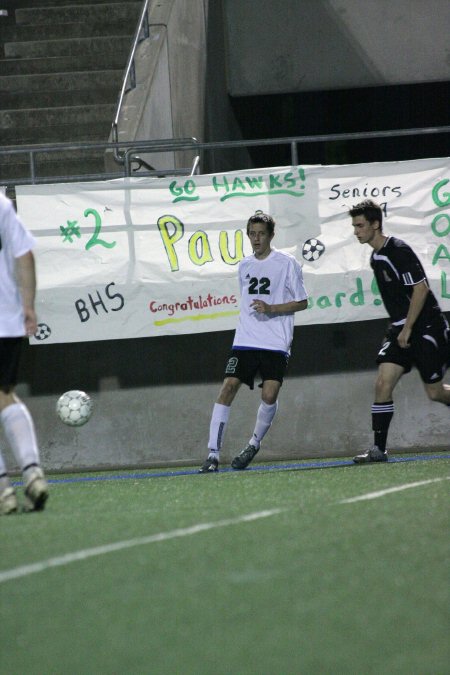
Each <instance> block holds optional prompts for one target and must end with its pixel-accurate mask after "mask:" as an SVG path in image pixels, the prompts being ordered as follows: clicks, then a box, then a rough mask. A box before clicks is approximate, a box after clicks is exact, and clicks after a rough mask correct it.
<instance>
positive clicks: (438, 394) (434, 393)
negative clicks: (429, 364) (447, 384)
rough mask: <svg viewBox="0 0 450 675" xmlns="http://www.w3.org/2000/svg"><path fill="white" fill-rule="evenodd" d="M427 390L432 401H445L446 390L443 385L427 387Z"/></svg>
mask: <svg viewBox="0 0 450 675" xmlns="http://www.w3.org/2000/svg"><path fill="white" fill-rule="evenodd" d="M426 392H427V394H428V398H429V399H430V401H436V402H438V403H440V402H441V401H444V399H445V392H444V390H443V389H442V387H436V386H433V387H426Z"/></svg>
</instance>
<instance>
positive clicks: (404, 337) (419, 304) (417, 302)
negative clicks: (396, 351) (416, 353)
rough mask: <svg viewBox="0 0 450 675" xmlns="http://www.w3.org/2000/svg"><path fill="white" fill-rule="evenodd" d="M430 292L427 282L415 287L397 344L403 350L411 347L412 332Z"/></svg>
mask: <svg viewBox="0 0 450 675" xmlns="http://www.w3.org/2000/svg"><path fill="white" fill-rule="evenodd" d="M428 292H429V289H428V285H427V283H426V281H421V282H420V283H419V284H416V285H415V286H414V289H413V293H412V297H411V303H410V306H409V310H408V314H407V317H406V322H405V325H404V326H403V328H402V330H401V331H400V333H399V334H398V337H397V342H398V344H399V345H400V347H402V348H403V349H407V348H408V347H409V338H410V337H411V331H412V329H413V326H414V324H415V322H416V321H417V317H418V316H419V314H420V312H421V311H422V309H423V306H424V304H425V301H426V299H427V295H428Z"/></svg>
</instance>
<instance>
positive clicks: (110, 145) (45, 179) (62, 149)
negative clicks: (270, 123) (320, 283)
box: [0, 126, 450, 186]
mask: <svg viewBox="0 0 450 675" xmlns="http://www.w3.org/2000/svg"><path fill="white" fill-rule="evenodd" d="M449 132H450V126H440V127H426V128H414V129H394V130H386V131H368V132H355V133H344V134H317V135H314V136H289V137H284V138H263V139H256V140H239V141H214V142H208V143H200V142H199V141H197V140H196V139H195V138H179V139H176V138H175V139H160V140H153V141H150V140H147V141H144V140H135V141H118V142H110V141H104V142H100V141H99V142H89V143H87V142H86V143H54V144H52V145H28V146H26V145H21V146H9V147H6V148H0V162H1V158H2V157H5V156H13V155H27V156H28V161H29V167H30V176H29V178H9V179H3V180H2V179H1V178H0V184H2V185H5V186H8V185H10V186H14V185H29V184H37V183H62V182H64V183H66V182H74V181H95V180H110V179H112V178H120V177H129V176H132V175H139V176H165V175H192V174H193V173H194V172H195V173H198V172H199V168H200V163H201V157H202V156H204V153H205V152H208V151H215V150H225V149H238V148H250V147H264V146H273V145H275V146H280V147H281V146H286V145H287V146H289V147H290V157H291V162H290V163H291V165H292V166H297V165H298V164H300V163H301V162H300V161H299V152H298V146H299V145H302V144H309V143H328V142H334V141H356V140H368V139H375V138H394V137H395V138H397V137H405V136H424V135H431V134H448V133H449ZM120 149H123V150H124V152H123V163H122V164H121V167H120V170H119V168H118V170H117V171H115V172H102V173H96V174H89V173H85V174H82V175H62V176H38V175H37V171H36V159H37V157H38V156H39V155H40V154H42V153H47V154H57V153H62V154H64V153H68V152H70V151H92V150H105V151H107V150H113V151H114V150H116V151H117V150H120ZM186 150H191V151H193V152H195V159H194V161H193V165H192V167H190V168H185V169H150V170H145V171H140V170H139V172H138V173H137V172H136V171H133V169H132V161H133V159H135V155H134V154H133V153H135V152H151V153H162V152H168V151H170V152H180V151H186ZM141 166H145V165H144V163H142V165H141ZM236 168H239V167H236Z"/></svg>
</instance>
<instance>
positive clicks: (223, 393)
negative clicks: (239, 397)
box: [217, 379, 239, 405]
mask: <svg viewBox="0 0 450 675" xmlns="http://www.w3.org/2000/svg"><path fill="white" fill-rule="evenodd" d="M238 389H239V380H232V379H228V380H225V382H224V383H223V384H222V388H221V390H220V393H219V397H218V399H217V403H222V404H223V405H230V404H231V402H232V400H233V399H234V397H235V396H236V393H237V390H238Z"/></svg>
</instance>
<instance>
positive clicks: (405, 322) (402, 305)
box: [349, 199, 450, 464]
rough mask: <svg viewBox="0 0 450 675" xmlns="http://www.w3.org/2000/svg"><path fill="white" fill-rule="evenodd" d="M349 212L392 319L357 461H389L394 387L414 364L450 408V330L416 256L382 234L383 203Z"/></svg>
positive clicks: (428, 387)
mask: <svg viewBox="0 0 450 675" xmlns="http://www.w3.org/2000/svg"><path fill="white" fill-rule="evenodd" d="M349 215H350V216H351V218H352V225H353V231H354V233H355V236H356V238H357V239H358V241H359V242H360V243H361V244H369V246H371V247H372V249H373V251H372V254H371V256H370V266H371V267H372V270H373V273H374V275H375V278H376V281H377V284H378V288H379V291H380V293H381V297H382V299H383V303H384V306H385V308H386V311H387V313H388V315H389V319H390V325H389V327H388V331H387V334H386V336H385V338H384V340H383V343H382V345H381V348H380V351H379V352H378V356H377V364H378V376H377V379H376V383H375V401H374V403H373V405H372V429H373V432H374V442H373V447H371V448H369V450H367V452H364V453H362V454H361V455H356V457H354V458H353V461H354V462H355V464H365V463H367V462H386V461H387V459H388V454H387V451H386V440H387V435H388V430H389V425H390V423H391V420H392V417H393V415H394V401H393V393H394V389H395V387H396V385H397V383H398V381H399V380H400V378H401V377H402V376H403V375H405V373H409V371H410V370H411V368H412V366H413V365H414V366H416V368H417V370H418V371H419V374H420V377H421V379H422V382H423V386H424V388H425V391H426V393H427V395H428V398H429V399H430V400H431V401H437V402H438V403H443V404H444V405H447V406H450V386H449V385H448V384H444V383H443V377H444V375H445V372H446V370H447V368H448V365H449V362H450V330H449V325H448V322H447V319H446V318H445V315H444V314H443V312H442V311H441V308H440V306H439V304H438V301H437V300H436V297H435V295H434V293H433V291H432V290H431V289H430V286H429V283H428V279H427V276H426V274H425V271H424V268H423V266H422V263H421V262H420V260H419V258H418V257H417V255H416V254H415V253H414V251H413V250H412V248H411V247H410V246H408V244H407V243H405V242H404V241H403V240H402V239H397V238H396V237H392V236H387V235H385V234H383V213H382V210H381V207H380V206H379V205H378V204H377V203H376V202H374V201H372V200H370V199H367V200H365V201H364V202H361V203H360V204H357V205H356V206H354V207H353V208H352V209H350V211H349Z"/></svg>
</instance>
